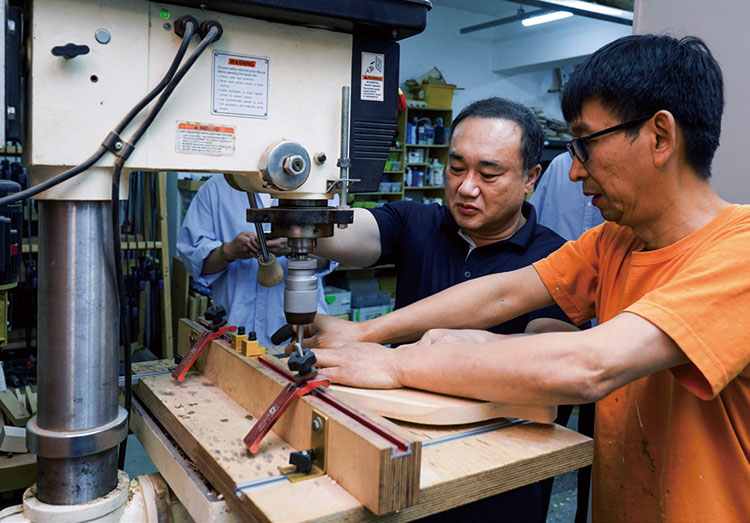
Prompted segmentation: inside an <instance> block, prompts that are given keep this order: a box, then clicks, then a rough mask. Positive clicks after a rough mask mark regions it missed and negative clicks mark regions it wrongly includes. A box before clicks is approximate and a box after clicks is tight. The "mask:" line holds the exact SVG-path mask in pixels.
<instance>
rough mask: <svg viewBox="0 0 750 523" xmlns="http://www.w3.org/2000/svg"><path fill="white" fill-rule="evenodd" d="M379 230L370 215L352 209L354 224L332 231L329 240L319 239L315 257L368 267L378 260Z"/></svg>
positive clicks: (363, 211)
mask: <svg viewBox="0 0 750 523" xmlns="http://www.w3.org/2000/svg"><path fill="white" fill-rule="evenodd" d="M380 252H381V250H380V228H379V227H378V222H377V221H376V220H375V217H374V216H373V215H372V213H371V212H370V211H368V210H366V209H359V208H357V209H354V223H350V224H349V226H347V228H346V229H339V228H336V229H334V232H333V236H332V237H330V238H319V239H318V246H317V247H316V248H315V254H316V255H317V256H320V257H323V258H328V259H329V260H334V261H337V262H340V263H345V264H347V265H353V266H354V267H369V266H370V265H373V264H374V263H375V262H376V261H378V258H380Z"/></svg>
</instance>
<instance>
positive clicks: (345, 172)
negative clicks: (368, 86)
mask: <svg viewBox="0 0 750 523" xmlns="http://www.w3.org/2000/svg"><path fill="white" fill-rule="evenodd" d="M350 112H351V99H350V87H349V86H348V85H345V86H344V87H342V88H341V153H340V155H339V166H340V169H341V170H340V173H339V178H340V180H341V184H340V186H339V207H341V208H347V207H349V205H348V204H347V201H346V200H347V191H348V189H349V182H348V180H349V161H350V160H349V125H350V122H349V119H350Z"/></svg>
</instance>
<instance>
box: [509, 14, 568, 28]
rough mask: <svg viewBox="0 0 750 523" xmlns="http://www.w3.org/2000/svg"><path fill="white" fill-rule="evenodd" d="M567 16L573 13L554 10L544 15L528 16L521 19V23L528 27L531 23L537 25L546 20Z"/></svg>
mask: <svg viewBox="0 0 750 523" xmlns="http://www.w3.org/2000/svg"><path fill="white" fill-rule="evenodd" d="M569 16H573V13H571V12H569V11H554V12H552V13H547V14H544V15H539V16H532V17H530V18H524V19H523V20H521V23H522V24H523V25H524V26H526V27H529V26H531V25H537V24H544V23H547V22H554V21H555V20H562V19H563V18H568V17H569Z"/></svg>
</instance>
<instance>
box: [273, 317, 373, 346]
mask: <svg viewBox="0 0 750 523" xmlns="http://www.w3.org/2000/svg"><path fill="white" fill-rule="evenodd" d="M364 339H365V332H364V329H363V328H362V324H361V323H359V322H355V321H348V320H342V319H341V318H336V317H334V316H326V315H325V314H316V315H315V322H314V323H312V324H311V325H305V339H304V340H303V342H302V345H303V346H304V347H315V348H318V349H321V348H329V347H333V346H336V345H337V344H338V342H342V341H362V340H364ZM293 350H294V340H292V344H291V345H289V346H287V347H286V353H287V354H291V353H292V351H293Z"/></svg>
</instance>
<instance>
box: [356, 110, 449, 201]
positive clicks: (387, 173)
mask: <svg viewBox="0 0 750 523" xmlns="http://www.w3.org/2000/svg"><path fill="white" fill-rule="evenodd" d="M438 117H440V118H442V119H443V128H444V129H445V132H444V137H445V143H407V142H408V141H411V139H410V137H408V136H407V123H410V122H413V121H414V119H415V118H416V119H417V120H419V119H421V118H429V119H430V121H431V122H432V123H433V124H434V123H435V121H436V119H437V118H438ZM452 118H453V111H452V110H451V109H436V108H430V107H421V108H415V107H408V108H407V109H406V110H405V111H402V112H400V113H399V116H398V122H397V123H398V129H397V131H396V138H395V142H394V143H395V145H398V147H392V148H391V149H390V151H389V156H388V161H387V162H386V167H385V170H384V171H383V178H382V181H381V184H383V185H381V190H378V191H374V192H367V193H353V194H350V195H349V200H350V203H352V204H355V205H360V206H371V205H372V206H374V205H376V203H377V202H379V201H381V202H382V201H385V202H394V201H399V200H404V199H411V200H418V201H425V199H427V201H436V200H440V201H442V200H443V195H444V188H443V184H442V172H441V174H440V175H439V176H437V179H438V181H440V182H441V183H439V184H431V185H429V184H427V182H428V181H429V179H430V176H429V172H430V168H431V167H432V165H433V164H432V160H433V159H436V160H437V162H438V163H439V164H440V165H441V170H442V168H444V167H445V165H446V164H447V162H448V143H447V140H448V133H449V128H450V126H451V123H452ZM420 150H421V151H422V159H423V161H411V162H410V161H409V153H414V152H417V151H420ZM417 154H418V153H417ZM394 165H395V166H396V168H394V167H393V166H394ZM415 172H416V173H419V172H422V173H423V174H422V176H421V177H419V175H418V174H417V178H416V179H415V178H414V173H415ZM410 173H411V176H410ZM420 183H421V185H419V184H420ZM386 188H388V189H389V190H388V189H386ZM357 202H359V203H357ZM365 202H367V203H365Z"/></svg>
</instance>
